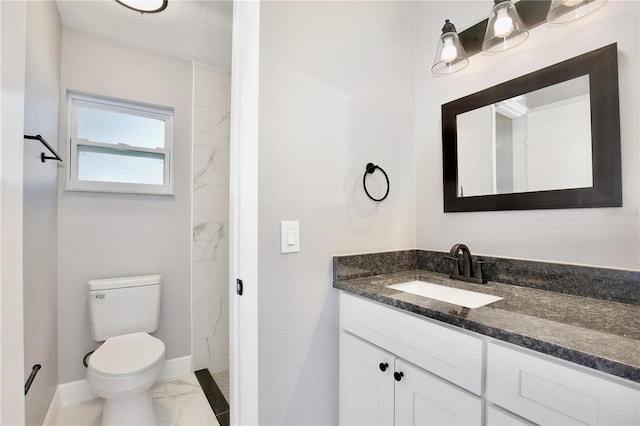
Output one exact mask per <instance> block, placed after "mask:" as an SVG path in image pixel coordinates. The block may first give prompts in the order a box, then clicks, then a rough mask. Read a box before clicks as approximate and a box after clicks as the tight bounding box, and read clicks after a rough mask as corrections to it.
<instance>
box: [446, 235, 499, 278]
mask: <svg viewBox="0 0 640 426" xmlns="http://www.w3.org/2000/svg"><path fill="white" fill-rule="evenodd" d="M460 252H462V268H461V267H460V257H459V253H460ZM445 257H446V258H447V259H450V260H454V261H455V263H454V267H453V273H451V274H450V275H449V278H452V279H454V280H462V281H469V282H472V283H477V284H484V283H486V282H487V280H486V279H485V278H484V277H483V275H482V264H484V263H495V262H493V261H487V260H476V262H475V264H474V262H473V257H472V256H471V251H470V250H469V247H467V246H465V245H464V244H454V246H453V247H451V250H449V254H448V255H446V256H445Z"/></svg>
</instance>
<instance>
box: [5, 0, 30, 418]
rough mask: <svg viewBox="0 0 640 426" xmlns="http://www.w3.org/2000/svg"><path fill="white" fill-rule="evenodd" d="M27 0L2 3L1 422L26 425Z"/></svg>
mask: <svg viewBox="0 0 640 426" xmlns="http://www.w3.org/2000/svg"><path fill="white" fill-rule="evenodd" d="M26 27H27V5H26V2H17V1H16V2H6V1H3V2H0V55H1V59H2V60H1V61H0V87H1V90H0V130H1V134H0V136H1V141H2V143H1V144H0V176H1V179H0V254H1V256H0V424H3V425H19V424H24V407H25V405H24V393H23V392H22V389H23V388H22V385H23V383H24V377H23V365H24V346H23V344H24V339H23V319H22V312H23V305H22V221H23V219H22V170H23V166H22V157H23V148H22V146H23V145H22V144H23V139H22V136H23V131H24V84H25V52H26V49H25V40H26Z"/></svg>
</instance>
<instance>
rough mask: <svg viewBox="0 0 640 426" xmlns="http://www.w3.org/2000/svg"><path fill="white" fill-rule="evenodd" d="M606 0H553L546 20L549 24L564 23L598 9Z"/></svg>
mask: <svg viewBox="0 0 640 426" xmlns="http://www.w3.org/2000/svg"><path fill="white" fill-rule="evenodd" d="M606 2H607V0H553V1H552V2H551V7H549V13H547V22H549V23H550V24H565V23H567V22H571V21H574V20H576V19H579V18H582V17H583V16H585V15H588V14H589V13H591V12H593V11H594V10H596V9H599V8H600V7H601V6H602V5H604V4H605V3H606Z"/></svg>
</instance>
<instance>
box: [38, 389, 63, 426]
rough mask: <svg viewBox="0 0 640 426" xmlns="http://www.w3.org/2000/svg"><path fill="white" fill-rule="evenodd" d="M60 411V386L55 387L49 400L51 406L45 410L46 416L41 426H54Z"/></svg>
mask: <svg viewBox="0 0 640 426" xmlns="http://www.w3.org/2000/svg"><path fill="white" fill-rule="evenodd" d="M59 411H60V386H58V387H56V391H55V393H54V394H53V398H51V404H49V409H48V410H47V415H46V416H45V418H44V421H43V422H42V426H55V424H56V418H57V417H58V412H59Z"/></svg>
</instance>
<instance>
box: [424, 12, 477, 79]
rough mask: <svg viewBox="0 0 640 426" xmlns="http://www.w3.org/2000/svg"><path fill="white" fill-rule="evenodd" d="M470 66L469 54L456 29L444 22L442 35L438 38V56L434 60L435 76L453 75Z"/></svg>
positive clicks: (433, 70) (446, 21)
mask: <svg viewBox="0 0 640 426" xmlns="http://www.w3.org/2000/svg"><path fill="white" fill-rule="evenodd" d="M467 65H469V58H468V57H467V53H466V52H465V51H464V47H462V43H460V39H459V38H458V33H457V32H456V27H455V26H454V25H453V24H452V23H451V22H449V20H448V19H446V20H445V21H444V26H443V27H442V34H441V35H440V37H439V38H438V45H437V47H436V56H435V58H434V60H433V66H432V67H431V72H433V73H434V74H451V73H454V72H456V71H460V70H461V69H463V68H464V67H466V66H467Z"/></svg>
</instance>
